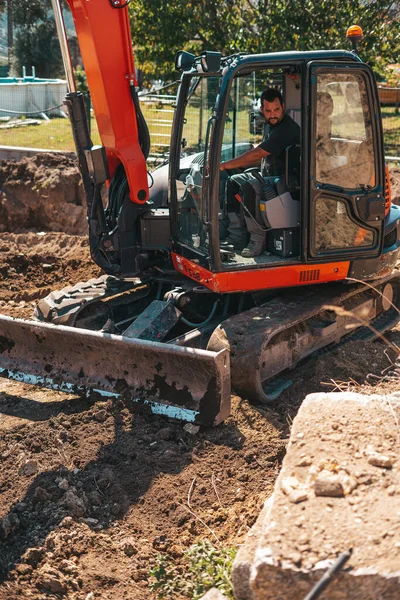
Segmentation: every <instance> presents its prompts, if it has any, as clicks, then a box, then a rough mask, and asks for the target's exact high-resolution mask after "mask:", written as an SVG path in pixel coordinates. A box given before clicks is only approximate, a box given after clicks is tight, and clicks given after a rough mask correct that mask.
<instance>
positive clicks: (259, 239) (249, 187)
mask: <svg viewBox="0 0 400 600" xmlns="http://www.w3.org/2000/svg"><path fill="white" fill-rule="evenodd" d="M260 103H261V107H260V111H261V113H262V114H263V116H264V117H265V120H266V124H265V127H264V137H263V141H262V142H261V144H259V145H258V146H257V147H255V148H252V149H251V150H248V151H247V152H245V153H244V154H242V155H241V156H238V157H237V158H233V159H232V160H228V161H226V162H222V163H221V166H220V169H221V171H230V170H235V169H240V168H242V169H250V168H253V169H252V171H249V172H244V173H240V174H236V175H232V176H231V177H230V179H229V182H228V190H227V192H228V198H229V197H232V196H233V197H236V194H237V193H238V191H239V190H240V191H241V192H242V194H243V204H244V206H245V211H246V214H245V215H244V220H243V216H242V215H241V214H240V211H239V206H238V210H234V211H232V210H230V209H228V218H229V226H228V232H229V235H228V238H227V239H226V240H225V243H226V244H232V245H233V246H234V247H235V249H237V250H242V256H243V257H245V258H253V257H255V256H259V255H260V254H262V253H263V252H264V250H265V247H266V234H265V224H264V222H263V220H262V219H261V216H260V214H259V207H258V202H257V198H258V197H259V194H261V193H262V183H261V182H260V177H259V176H258V177H257V176H256V175H257V174H258V173H256V172H255V171H254V167H256V169H257V172H259V171H260V166H259V165H260V164H261V176H262V178H263V179H264V181H265V182H267V183H269V184H270V185H271V186H272V187H273V188H274V189H275V191H277V193H278V194H280V193H282V192H283V191H284V190H285V184H284V177H283V176H284V175H285V153H286V148H287V147H288V146H296V145H297V144H299V143H300V127H299V126H298V124H297V123H296V122H295V121H294V120H293V119H292V118H291V117H290V116H289V115H288V114H287V113H286V112H285V104H284V102H283V98H282V94H281V93H280V92H279V91H278V90H276V89H273V88H268V89H266V90H265V91H264V92H263V93H262V95H261V98H260ZM229 188H230V189H229ZM228 206H229V204H228ZM230 206H231V207H232V203H230ZM271 208H272V206H271ZM267 217H268V215H267ZM246 227H247V230H246ZM247 232H249V233H250V241H249V243H248V245H247V246H246V243H247V239H248V234H247ZM244 246H246V247H244Z"/></svg>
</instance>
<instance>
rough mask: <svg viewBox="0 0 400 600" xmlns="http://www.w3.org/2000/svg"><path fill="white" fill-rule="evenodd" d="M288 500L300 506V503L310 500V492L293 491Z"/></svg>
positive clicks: (303, 490) (304, 490) (302, 490)
mask: <svg viewBox="0 0 400 600" xmlns="http://www.w3.org/2000/svg"><path fill="white" fill-rule="evenodd" d="M288 500H289V502H292V503H293V504H299V503H300V502H304V501H305V500H308V492H307V490H306V489H297V490H293V492H291V493H290V494H289V498H288Z"/></svg>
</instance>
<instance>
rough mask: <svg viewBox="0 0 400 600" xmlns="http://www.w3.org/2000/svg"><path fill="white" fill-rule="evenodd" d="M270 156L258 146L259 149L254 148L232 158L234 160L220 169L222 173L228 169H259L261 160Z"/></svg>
mask: <svg viewBox="0 0 400 600" xmlns="http://www.w3.org/2000/svg"><path fill="white" fill-rule="evenodd" d="M269 154H270V153H269V152H267V151H266V150H263V149H262V148H260V147H259V146H257V148H252V149H251V150H248V151H247V152H245V153H244V154H241V155H240V156H237V157H236V158H232V160H227V161H226V162H223V163H221V165H220V169H221V171H226V170H227V169H240V168H242V169H248V168H249V167H258V166H259V165H260V163H261V160H262V159H263V158H265V156H268V155H269Z"/></svg>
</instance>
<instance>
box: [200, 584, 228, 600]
mask: <svg viewBox="0 0 400 600" xmlns="http://www.w3.org/2000/svg"><path fill="white" fill-rule="evenodd" d="M199 600H227V597H226V596H224V594H221V592H220V591H219V590H217V588H215V587H213V588H211V589H210V590H208V592H207V593H206V594H204V596H201V598H200V599H199Z"/></svg>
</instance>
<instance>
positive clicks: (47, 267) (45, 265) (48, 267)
mask: <svg viewBox="0 0 400 600" xmlns="http://www.w3.org/2000/svg"><path fill="white" fill-rule="evenodd" d="M42 269H43V271H44V272H45V273H50V272H51V271H52V270H53V269H54V265H51V264H49V263H43V265H42Z"/></svg>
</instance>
